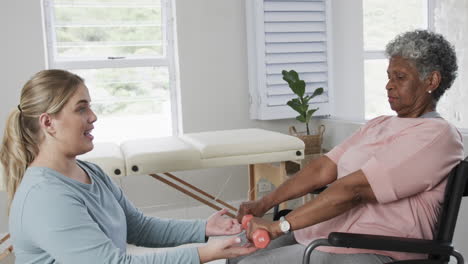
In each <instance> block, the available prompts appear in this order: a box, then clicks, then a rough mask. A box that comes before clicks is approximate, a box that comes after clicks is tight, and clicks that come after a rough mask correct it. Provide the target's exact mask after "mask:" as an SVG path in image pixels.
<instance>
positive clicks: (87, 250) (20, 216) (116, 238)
mask: <svg viewBox="0 0 468 264" xmlns="http://www.w3.org/2000/svg"><path fill="white" fill-rule="evenodd" d="M77 162H78V165H79V166H80V167H81V168H83V169H84V170H85V172H86V173H87V174H88V175H89V177H90V179H91V184H85V183H81V182H78V181H76V180H73V179H71V178H68V177H66V176H64V175H62V174H60V173H58V172H57V171H54V170H52V169H49V168H44V167H30V168H28V169H27V170H26V173H25V175H24V177H23V180H22V182H21V184H20V187H19V188H18V190H17V192H16V194H15V197H14V199H13V203H12V207H11V211H10V219H9V227H10V233H11V239H12V243H13V246H14V250H15V255H16V263H21V264H23V263H28V264H29V263H41V264H43V263H64V264H73V263H79V264H84V263H86V264H87V263H99V264H100V263H112V264H113V263H171V264H174V263H199V262H200V261H199V256H198V251H197V249H196V248H176V249H171V250H166V251H163V252H157V253H154V254H148V255H141V256H136V255H128V254H126V245H127V243H129V244H134V245H137V246H145V247H170V246H176V245H180V244H186V243H200V242H205V226H206V222H205V221H201V220H192V221H184V220H165V219H158V218H153V217H147V216H144V215H143V214H142V212H140V211H139V210H138V209H136V208H135V207H134V206H133V204H132V203H131V202H130V201H129V200H127V199H126V197H125V195H124V194H123V192H122V190H121V189H120V188H119V187H118V186H116V185H115V184H114V183H113V182H112V180H111V179H110V178H109V177H108V176H107V175H106V174H105V173H104V172H103V171H102V170H101V169H100V168H99V167H98V166H96V165H94V164H92V163H88V162H83V161H77Z"/></svg>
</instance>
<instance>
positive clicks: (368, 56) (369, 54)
mask: <svg viewBox="0 0 468 264" xmlns="http://www.w3.org/2000/svg"><path fill="white" fill-rule="evenodd" d="M425 1H427V14H426V16H427V17H426V20H427V29H428V30H430V31H434V28H435V26H434V9H435V2H434V1H435V0H425ZM363 26H364V25H363ZM363 31H364V28H363ZM363 44H364V43H363ZM363 54H364V62H365V61H366V60H381V59H386V58H387V57H386V56H385V49H381V50H366V49H364V46H363Z"/></svg>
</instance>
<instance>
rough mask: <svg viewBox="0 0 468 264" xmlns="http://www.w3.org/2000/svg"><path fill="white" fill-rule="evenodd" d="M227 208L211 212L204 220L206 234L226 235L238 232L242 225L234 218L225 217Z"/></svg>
mask: <svg viewBox="0 0 468 264" xmlns="http://www.w3.org/2000/svg"><path fill="white" fill-rule="evenodd" d="M226 213H227V209H222V210H220V211H218V212H216V213H214V214H212V215H211V216H210V217H209V218H208V220H207V222H206V232H205V235H206V236H228V235H235V234H239V233H240V232H241V231H242V226H241V224H239V222H238V221H237V220H236V219H233V218H230V217H226V216H225V214H226Z"/></svg>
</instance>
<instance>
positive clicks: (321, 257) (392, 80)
mask: <svg viewBox="0 0 468 264" xmlns="http://www.w3.org/2000/svg"><path fill="white" fill-rule="evenodd" d="M386 54H387V56H388V58H389V65H388V69H387V74H388V83H387V85H386V87H385V89H386V90H387V95H388V102H389V104H390V107H391V109H392V110H394V111H395V112H396V116H380V117H377V118H375V119H372V120H370V121H369V122H367V123H366V124H365V125H364V126H362V127H361V128H360V129H359V130H358V131H357V132H356V133H354V134H353V135H352V136H350V137H349V138H348V139H346V140H345V141H344V142H343V143H341V144H339V145H338V146H336V147H335V148H333V149H332V150H331V151H330V152H328V153H327V154H325V155H324V156H322V157H321V158H318V159H316V160H313V161H311V162H310V163H309V164H308V165H307V166H306V167H305V168H303V169H302V170H301V171H299V172H298V173H297V174H296V175H295V176H293V177H291V178H290V179H288V180H287V181H286V182H284V183H283V184H282V185H281V186H279V187H278V188H277V189H276V190H274V191H273V192H271V193H270V194H268V195H266V196H264V197H262V198H261V199H259V200H256V201H249V202H244V203H243V204H241V206H240V210H239V215H238V218H239V219H241V218H242V217H243V216H244V215H246V214H253V215H254V216H257V217H255V218H253V219H252V220H251V221H250V224H249V227H248V230H247V237H249V238H251V237H252V233H253V232H254V231H256V230H257V229H265V230H267V231H268V233H269V234H270V237H271V238H272V239H274V240H273V241H272V242H271V243H270V245H269V246H268V248H266V249H264V250H259V251H257V252H255V253H254V254H252V255H249V256H247V257H241V258H237V259H230V260H228V261H227V262H228V263H300V262H301V260H302V256H303V252H304V249H305V246H306V245H308V244H309V243H310V242H311V241H313V240H315V239H318V238H323V237H327V236H328V234H329V233H330V232H350V233H365V234H374V235H389V236H400V237H412V238H421V239H432V237H433V233H434V228H435V225H436V223H435V221H436V219H437V214H438V212H439V209H440V204H441V202H442V200H443V196H444V187H445V185H446V176H447V174H448V172H449V171H450V170H451V169H452V168H453V167H454V166H455V165H456V164H457V162H458V161H459V160H460V159H462V157H463V145H462V138H461V135H460V133H459V132H458V131H457V129H456V128H455V127H454V126H453V125H451V124H450V123H448V122H447V121H446V120H444V119H443V118H442V117H441V116H440V115H439V114H438V113H437V111H436V106H437V102H438V100H439V99H440V97H441V96H442V95H443V94H444V93H445V91H446V90H447V89H448V88H450V86H451V85H452V83H453V81H454V79H455V77H456V72H457V62H456V55H455V51H454V48H453V47H452V45H451V44H450V43H449V42H447V41H446V40H445V39H444V38H443V37H442V36H441V35H439V34H436V33H433V32H429V31H424V30H417V31H411V32H406V33H404V34H401V35H399V36H397V37H396V38H395V39H394V40H392V41H391V42H390V43H389V44H388V45H387V47H386ZM326 185H329V187H328V188H327V189H326V190H325V191H323V192H322V193H321V194H320V195H318V196H317V197H316V198H315V199H313V200H311V201H309V202H308V203H306V204H304V205H303V206H301V207H299V208H297V209H295V210H293V211H292V212H291V213H289V214H288V215H286V216H285V217H282V218H281V219H280V220H279V221H273V222H271V221H267V220H264V219H262V218H259V217H261V216H263V215H264V214H265V212H267V211H268V210H269V209H271V208H272V207H273V206H275V205H277V204H279V203H281V202H284V201H287V200H290V199H294V198H298V197H301V196H303V195H305V194H307V193H309V192H312V191H314V190H316V189H319V188H321V187H324V186H326ZM420 257H423V256H418V255H415V254H410V253H398V252H385V251H372V250H364V249H351V248H330V247H319V248H318V250H315V251H314V252H313V253H312V255H311V259H310V263H313V264H318V263H386V262H389V261H392V260H405V259H414V258H420Z"/></svg>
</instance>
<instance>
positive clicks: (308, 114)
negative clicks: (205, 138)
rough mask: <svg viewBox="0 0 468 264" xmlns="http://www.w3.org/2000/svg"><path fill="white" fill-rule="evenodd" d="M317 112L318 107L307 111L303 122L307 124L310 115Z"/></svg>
mask: <svg viewBox="0 0 468 264" xmlns="http://www.w3.org/2000/svg"><path fill="white" fill-rule="evenodd" d="M317 110H318V107H317V108H315V109H310V110H309V111H307V116H306V118H305V120H306V121H307V123H309V120H310V118H311V117H312V115H313V114H314V113H315V111H317Z"/></svg>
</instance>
